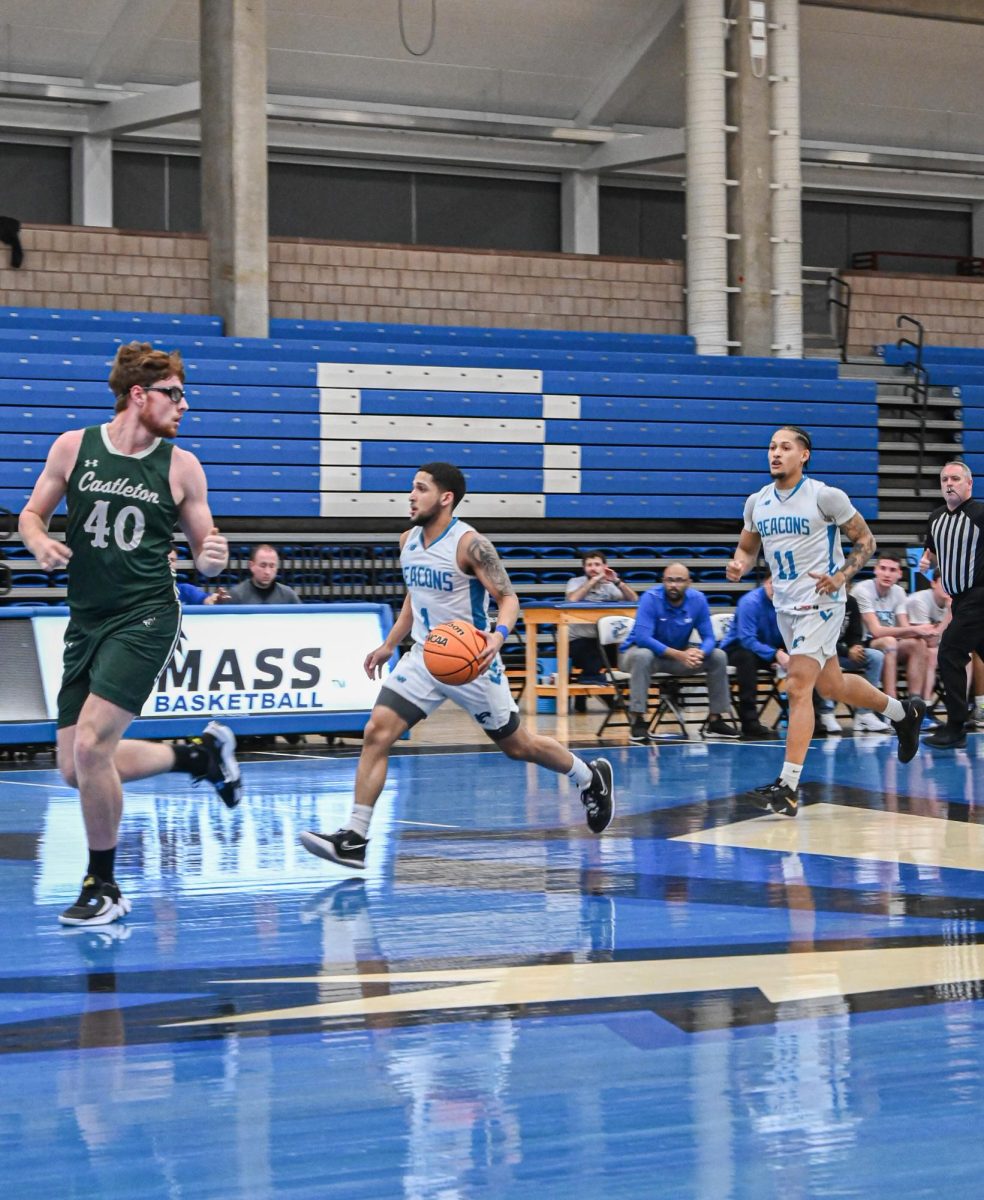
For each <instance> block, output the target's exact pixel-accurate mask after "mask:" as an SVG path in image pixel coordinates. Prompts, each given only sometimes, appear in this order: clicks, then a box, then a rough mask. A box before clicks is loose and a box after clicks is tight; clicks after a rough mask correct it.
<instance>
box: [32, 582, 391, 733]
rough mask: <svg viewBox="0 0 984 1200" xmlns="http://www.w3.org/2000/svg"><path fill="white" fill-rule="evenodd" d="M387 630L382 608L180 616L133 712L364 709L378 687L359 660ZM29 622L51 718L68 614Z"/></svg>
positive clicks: (232, 713)
mask: <svg viewBox="0 0 984 1200" xmlns="http://www.w3.org/2000/svg"><path fill="white" fill-rule="evenodd" d="M390 624H391V618H390V613H389V609H387V608H384V607H383V606H381V605H369V604H367V605H358V604H340V605H289V606H277V607H276V608H274V609H273V611H271V610H270V609H261V608H253V607H249V608H235V609H234V608H226V607H222V608H219V607H213V608H207V609H206V608H202V609H200V610H186V611H185V612H184V614H183V616H182V620H181V638H180V641H179V642H178V647H177V649H176V650H175V653H174V656H173V657H172V659H171V661H170V662H169V663H168V665H167V667H166V668H165V669H164V672H163V674H162V675H161V677H160V678H159V679H158V681H157V686H156V687H155V689H154V691H153V692H152V693H151V695H150V697H149V699H148V700H147V703H146V704H145V705H144V707H143V709H142V710H141V713H140V716H141V717H157V718H161V717H188V716H202V717H207V718H213V717H214V718H217V719H222V718H223V717H228V716H263V715H269V716H274V715H290V714H317V713H338V712H352V711H368V710H369V709H371V708H372V706H373V704H374V702H375V699H376V696H377V694H378V692H379V688H380V681H379V680H371V679H369V678H367V676H366V673H365V671H364V670H363V665H362V664H363V662H364V660H365V657H366V655H367V654H368V653H369V652H370V651H371V650H374V649H375V648H376V647H377V646H378V645H379V644H380V643H381V642H382V641H383V639H384V638H385V636H386V634H387V633H388V632H389V629H390ZM32 625H33V628H34V637H35V643H36V646H37V653H38V659H39V662H40V666H41V678H42V683H43V686H44V696H45V704H46V707H47V711H48V716H49V717H52V718H53V717H55V716H56V715H57V706H56V700H57V696H58V689H59V686H60V684H61V673H62V651H63V642H64V637H65V629H66V626H67V625H68V616H67V615H65V614H63V613H59V614H57V615H54V614H53V615H51V616H48V615H44V616H40V617H36V618H35V619H34V620H33V621H32Z"/></svg>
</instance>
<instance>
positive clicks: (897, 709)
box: [882, 696, 905, 721]
mask: <svg viewBox="0 0 984 1200" xmlns="http://www.w3.org/2000/svg"><path fill="white" fill-rule="evenodd" d="M882 713H883V715H884V716H886V717H888V719H889V720H890V721H901V720H902V718H903V717H904V716H905V709H904V708H903V707H902V701H901V700H896V699H895V698H894V697H893V696H889V698H888V703H887V704H886V705H885V707H884V708H883V709H882Z"/></svg>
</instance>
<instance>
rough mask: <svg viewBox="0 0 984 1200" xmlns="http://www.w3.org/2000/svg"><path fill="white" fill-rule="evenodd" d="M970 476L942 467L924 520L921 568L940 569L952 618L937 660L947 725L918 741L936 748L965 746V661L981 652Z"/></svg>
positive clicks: (982, 553)
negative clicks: (936, 500) (934, 504)
mask: <svg viewBox="0 0 984 1200" xmlns="http://www.w3.org/2000/svg"><path fill="white" fill-rule="evenodd" d="M973 489H974V477H973V475H972V474H971V471H970V467H968V466H967V464H966V463H962V462H956V461H954V462H948V463H945V464H944V466H943V469H942V470H941V471H940V490H941V491H942V493H943V499H944V500H945V502H946V503H945V504H942V505H940V507H939V508H937V509H935V510H934V511H933V512H932V513H931V514H930V517H929V527H928V528H927V530H926V549H925V551H924V552H923V556H922V558H921V559H920V561H919V568H920V570H923V571H925V570H926V569H927V568H928V567H931V566H933V565H937V566H938V567H939V573H940V582H941V583H942V585H943V590H944V591H945V592H947V593H948V594H949V595H950V596H951V597H952V599H953V604H952V611H953V618H952V620H951V621H950V624H949V625H948V626H947V627H946V629H945V630H944V631H943V636H942V638H941V639H940V648H939V656H938V664H939V677H940V681H941V682H942V684H943V690H944V700H945V703H946V724H945V725H941V726H940V728H939V729H937V730H936V731H935V732H934V733H931V734H929V735H928V736H927V737H925V738H923V741H924V742H925V743H926V745H928V746H935V747H936V748H937V749H938V750H956V749H959V748H960V747H961V746H966V745H967V735H966V733H965V732H964V726H965V725H966V723H967V662H968V660H969V658H970V654H971V651H972V650H976V651H977V653H978V654H982V653H984V504H982V503H981V502H980V501H979V500H972V499H971V498H970V494H971V492H972V491H973Z"/></svg>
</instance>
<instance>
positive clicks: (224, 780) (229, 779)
mask: <svg viewBox="0 0 984 1200" xmlns="http://www.w3.org/2000/svg"><path fill="white" fill-rule="evenodd" d="M201 744H202V747H203V748H204V750H205V753H206V754H207V755H208V766H207V767H206V768H205V772H204V774H202V775H193V776H192V777H191V778H192V782H193V783H199V782H200V781H201V780H202V779H207V780H208V781H209V783H211V784H214V785H215V790H216V791H217V792H218V793H219V795H220V796H221V797H222V803H223V804H224V805H225V806H226V807H227V808H235V807H236V805H237V804H238V803H239V801H240V800H241V799H242V796H243V777H242V772H241V771H240V770H239V763H238V762H237V760H236V735H235V734H234V733H233V732H232V730H231V729H230V728H229V726H228V725H220V724H219V722H218V721H210V722H209V724H208V725H206V726H205V732H204V733H203V734H202V736H201Z"/></svg>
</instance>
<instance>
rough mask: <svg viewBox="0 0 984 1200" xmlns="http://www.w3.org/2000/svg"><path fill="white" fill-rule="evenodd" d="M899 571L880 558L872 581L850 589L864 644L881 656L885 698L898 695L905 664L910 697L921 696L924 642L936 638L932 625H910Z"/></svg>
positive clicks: (925, 656) (889, 560)
mask: <svg viewBox="0 0 984 1200" xmlns="http://www.w3.org/2000/svg"><path fill="white" fill-rule="evenodd" d="M901 578H902V568H901V566H900V565H899V561H898V559H897V558H892V557H891V556H890V555H884V554H883V555H882V556H881V558H879V559H878V561H877V562H876V563H875V577H874V579H865V580H864V581H863V582H862V583H856V584H855V585H854V587H853V588H851V595H852V596H853V597H854V598H855V600H857V602H858V608H859V609H860V610H861V620H862V621H863V622H864V625H865V629H866V631H867V643H866V644H867V645H868V646H871V647H873V648H874V649H875V650H881V651H882V652H883V653H884V655H885V663H884V667H883V669H882V689H883V691H884V692H885V694H886V695H888V696H893V697H894V696H896V695H897V693H898V667H899V663H900V662H901V663H904V664H905V671H906V679H907V682H908V685H909V695H910V696H925V694H926V667H927V664H928V661H929V646H928V643H929V642H930V641H932V640H933V639H934V638H935V637H936V636H937V634H936V629H935V627H934V626H932V625H912V624H911V623H910V621H909V616H908V613H907V612H906V607H905V592H904V591H903V590H902V588H901V587H900V586H899V580H900V579H901Z"/></svg>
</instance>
